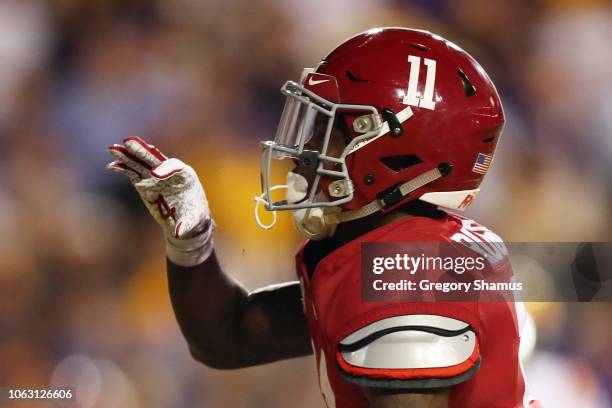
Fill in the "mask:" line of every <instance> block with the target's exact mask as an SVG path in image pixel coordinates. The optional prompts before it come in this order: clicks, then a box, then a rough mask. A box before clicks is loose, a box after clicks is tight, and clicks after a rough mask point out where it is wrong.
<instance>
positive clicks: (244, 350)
mask: <svg viewBox="0 0 612 408" xmlns="http://www.w3.org/2000/svg"><path fill="white" fill-rule="evenodd" d="M167 265H168V283H169V287H170V298H171V301H172V307H173V309H174V313H175V315H176V319H177V321H178V323H179V326H180V328H181V331H182V333H183V335H184V336H185V338H186V340H187V342H188V344H189V349H190V352H191V354H192V356H193V357H194V358H195V359H196V360H198V361H200V362H202V363H204V364H206V365H207V366H209V367H213V368H218V369H234V368H243V367H249V366H253V365H258V364H264V363H269V362H273V361H278V360H283V359H287V358H292V357H299V356H304V355H308V354H312V349H311V346H310V335H309V332H308V325H307V320H306V317H305V316H304V311H303V306H302V303H301V293H300V288H299V284H298V283H297V282H294V283H288V284H286V285H283V286H281V287H274V288H270V289H265V288H264V289H260V290H256V291H254V292H250V293H249V292H248V291H247V290H246V289H245V288H244V287H242V286H241V285H240V284H239V283H238V282H236V281H235V280H234V279H232V278H231V277H230V276H228V275H227V274H225V273H224V272H223V270H222V268H221V266H220V265H219V262H218V260H217V257H216V256H215V254H214V253H213V254H212V255H211V257H210V258H209V259H208V260H206V261H205V262H204V263H202V264H200V265H197V266H194V267H181V266H178V265H175V264H173V263H172V262H170V261H168V264H167Z"/></svg>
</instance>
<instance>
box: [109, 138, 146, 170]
mask: <svg viewBox="0 0 612 408" xmlns="http://www.w3.org/2000/svg"><path fill="white" fill-rule="evenodd" d="M108 153H109V154H110V155H111V156H113V157H114V158H116V159H117V160H118V161H120V162H121V163H123V164H125V165H126V166H128V167H129V168H130V169H132V170H135V171H136V172H137V173H138V174H139V175H140V176H141V177H142V178H145V177H147V176H148V175H149V171H150V170H151V166H150V165H149V164H148V163H146V162H145V161H143V160H142V159H140V158H138V157H137V156H134V155H133V154H132V153H130V152H129V151H128V150H127V149H126V148H125V146H123V145H119V144H114V145H112V146H111V147H109V148H108Z"/></svg>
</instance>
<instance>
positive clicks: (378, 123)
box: [108, 28, 537, 408]
mask: <svg viewBox="0 0 612 408" xmlns="http://www.w3.org/2000/svg"><path fill="white" fill-rule="evenodd" d="M281 91H282V93H283V94H284V95H285V96H286V97H287V101H286V105H285V110H284V112H283V115H282V117H281V121H280V125H279V128H278V131H277V135H276V138H275V140H273V141H266V142H262V147H263V156H262V167H261V172H262V174H261V176H262V194H261V195H260V196H259V197H257V199H256V200H257V202H258V203H257V204H258V205H259V204H260V203H263V204H264V206H265V208H266V209H267V210H269V211H279V210H290V211H292V212H293V218H294V222H295V226H296V228H297V229H298V231H300V232H301V233H302V234H303V235H304V236H305V237H306V238H307V240H305V242H304V243H303V244H302V245H301V246H300V248H299V249H298V252H297V256H296V264H297V276H298V279H299V281H296V282H289V283H284V284H279V285H275V286H272V287H266V288H262V289H259V290H255V291H253V292H249V291H247V290H245V289H244V288H243V287H242V286H241V285H240V283H239V282H236V281H235V280H234V279H232V278H231V277H230V276H228V275H227V274H226V273H225V272H224V271H223V269H222V267H221V266H220V264H219V261H218V260H217V257H216V255H215V251H214V244H213V236H214V229H215V224H214V222H213V221H212V218H211V214H210V211H209V208H208V204H207V201H206V195H205V193H204V190H203V188H202V185H201V184H200V182H199V180H198V177H197V175H196V174H195V172H194V170H193V169H192V168H191V167H190V166H188V165H186V164H185V163H183V162H181V161H180V160H178V159H174V158H170V159H169V158H167V157H166V156H165V155H163V154H162V153H161V152H160V151H159V150H158V149H156V148H155V147H153V146H151V145H149V144H147V143H146V142H145V141H143V140H142V139H140V138H138V137H129V138H127V139H125V140H124V141H123V143H122V144H118V145H114V146H112V147H111V148H110V153H111V154H112V155H113V156H114V157H115V158H116V161H114V162H112V163H111V164H109V166H108V168H109V169H110V170H112V171H115V172H118V173H121V174H124V175H126V176H127V177H128V178H129V179H130V181H131V182H132V184H133V185H134V187H135V188H136V190H137V191H138V193H139V194H140V196H141V198H142V200H143V202H144V203H145V205H146V206H147V208H148V209H149V211H150V213H151V214H152V216H153V217H154V218H155V220H156V221H157V222H158V223H159V224H160V225H161V226H162V228H163V230H164V234H165V237H166V243H167V245H166V248H167V259H168V262H167V268H168V277H169V286H170V296H171V300H172V305H173V307H174V311H175V313H176V318H177V320H178V323H179V325H180V328H181V330H182V332H183V334H184V336H185V338H186V339H187V341H188V344H189V348H190V351H191V353H192V355H193V357H194V358H195V359H197V360H198V361H201V362H202V363H204V364H206V365H208V366H210V367H214V368H220V369H231V368H241V367H248V366H253V365H258V364H264V363H269V362H273V361H277V360H282V359H286V358H291V357H298V356H304V355H308V354H314V356H315V359H316V364H317V368H318V374H319V382H320V388H321V392H322V395H323V398H324V400H325V403H326V405H327V406H328V407H329V408H332V407H337V408H349V407H350V408H354V407H357V408H358V407H405V408H408V407H453V408H458V407H469V408H478V407H482V408H495V407H500V408H502V407H504V408H505V407H508V408H516V407H534V406H536V404H537V402H534V401H532V400H530V398H529V397H528V394H527V390H526V386H525V378H524V375H523V371H522V368H521V362H520V360H519V352H518V351H519V343H520V338H521V330H522V327H523V323H522V322H523V320H524V309H523V307H522V305H521V304H520V303H515V302H421V303H418V302H364V301H362V300H361V288H360V270H361V269H360V268H361V265H360V256H359V254H360V245H361V243H364V242H404V243H412V242H448V243H462V244H465V243H481V242H484V243H487V242H497V243H499V242H500V241H501V240H500V239H499V237H497V236H496V235H495V234H494V233H492V232H491V231H490V230H488V229H487V228H485V227H483V226H481V225H479V224H477V223H476V222H474V221H472V220H469V219H466V218H463V217H461V216H459V215H456V214H454V213H452V212H449V211H446V210H443V209H442V208H444V209H451V210H453V209H454V210H462V209H464V208H466V207H468V206H469V205H470V204H471V203H472V201H473V199H474V197H475V196H476V194H477V193H478V191H479V185H480V184H481V181H482V179H483V177H484V176H485V174H486V173H487V170H488V169H489V166H490V165H491V161H492V159H493V154H494V152H495V148H496V145H497V143H498V141H499V137H500V134H501V131H502V128H503V125H504V113H503V110H502V105H501V102H500V98H499V96H498V93H497V91H496V89H495V87H494V85H493V83H492V82H491V80H490V79H489V77H488V76H487V74H486V73H485V71H484V70H483V68H482V67H481V66H480V65H479V64H478V63H477V62H476V61H475V60H474V59H473V58H472V57H471V56H469V55H468V54H467V53H466V52H465V51H463V50H462V49H461V48H459V47H458V46H457V45H455V44H453V43H451V42H449V41H447V40H445V39H444V38H442V37H440V36H437V35H434V34H431V33H429V32H426V31H419V30H412V29H403V28H380V29H374V30H370V31H367V32H365V33H362V34H359V35H357V36H355V37H353V38H351V39H349V40H348V41H346V42H344V43H343V44H341V45H340V46H338V47H337V48H336V49H334V50H333V51H332V52H331V53H330V54H329V55H328V56H327V57H325V59H323V61H321V62H320V63H319V64H318V66H317V67H316V68H315V69H306V70H304V72H303V74H302V76H301V78H300V79H299V81H296V82H293V81H288V82H287V83H285V85H284V86H283V87H282V90H281ZM277 160H292V161H293V162H294V163H295V169H294V170H293V171H291V172H289V173H288V174H287V183H286V185H273V184H272V180H271V178H272V176H271V174H272V171H271V169H272V166H273V165H274V163H276V161H277ZM278 189H286V194H285V198H284V199H283V200H280V201H273V199H272V196H273V195H274V194H273V191H274V190H278ZM256 214H257V210H256ZM257 220H258V222H259V223H260V221H259V218H258V217H257ZM260 224H261V223H260ZM264 227H265V228H269V227H270V226H264ZM500 265H501V266H500V267H499V268H502V269H504V268H506V269H507V268H509V263H508V262H502V263H501V264H500Z"/></svg>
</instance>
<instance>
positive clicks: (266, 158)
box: [261, 81, 382, 211]
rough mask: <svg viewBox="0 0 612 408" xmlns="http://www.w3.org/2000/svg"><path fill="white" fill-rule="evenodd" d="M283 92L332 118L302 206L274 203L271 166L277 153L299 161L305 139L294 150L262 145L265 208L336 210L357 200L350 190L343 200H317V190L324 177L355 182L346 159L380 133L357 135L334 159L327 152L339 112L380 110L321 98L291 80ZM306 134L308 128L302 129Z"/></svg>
mask: <svg viewBox="0 0 612 408" xmlns="http://www.w3.org/2000/svg"><path fill="white" fill-rule="evenodd" d="M281 93H283V94H284V95H286V96H287V98H294V99H296V100H297V101H299V102H300V103H302V104H305V105H306V108H307V109H315V110H317V111H318V112H319V113H322V114H324V115H326V116H327V117H328V119H327V127H326V130H325V136H324V139H323V145H322V147H321V151H319V152H317V153H318V155H317V158H318V160H319V163H318V166H317V169H316V175H315V179H314V182H313V183H312V186H309V187H310V191H309V192H308V195H307V198H306V199H305V200H303V201H301V202H299V203H287V202H286V201H285V200H283V201H279V202H272V198H271V194H272V187H273V186H272V185H271V181H270V177H271V174H270V173H271V171H270V169H271V164H272V160H274V157H273V156H274V153H275V152H279V153H283V154H284V155H286V156H289V157H291V158H295V159H297V158H299V156H300V154H302V153H303V152H304V144H305V137H303V136H304V135H303V134H302V135H301V136H302V137H300V138H299V144H298V145H297V146H294V147H289V146H284V145H281V144H279V143H277V142H276V141H271V140H268V141H264V142H261V146H262V150H263V151H262V159H261V185H262V194H263V200H264V203H265V208H266V210H268V211H283V210H297V209H302V208H317V207H335V206H339V205H342V204H345V203H348V202H349V201H351V200H352V199H353V192H352V191H349V192H348V194H347V195H346V196H344V197H342V198H339V199H337V200H333V201H318V202H317V201H315V199H316V196H317V190H318V188H319V184H320V181H321V177H322V176H324V175H325V176H331V177H337V178H338V179H339V180H344V181H345V182H346V183H351V180H350V177H349V174H348V169H347V166H346V156H347V155H348V154H349V153H350V152H351V151H352V150H353V147H354V146H355V145H357V144H358V143H361V142H363V141H366V140H369V139H371V138H374V137H376V136H378V135H379V134H380V131H381V128H382V127H381V126H379V127H377V128H376V129H374V130H372V131H370V132H367V133H364V134H363V135H360V136H357V137H355V138H354V139H352V140H351V141H350V143H349V144H347V145H346V147H345V148H344V150H343V152H342V153H341V155H340V156H339V157H333V156H328V155H327V149H328V147H329V142H330V139H331V133H332V130H333V125H334V122H335V118H336V113H337V112H338V111H340V110H347V111H365V112H368V113H370V114H374V115H377V114H378V110H377V109H376V108H375V107H373V106H370V105H352V104H339V103H334V102H330V101H328V100H326V99H324V98H321V97H320V96H318V95H317V94H315V93H313V92H311V91H309V90H308V89H306V88H304V87H303V86H302V85H300V84H298V83H296V82H294V81H287V82H286V83H285V84H284V85H283V87H282V88H281ZM301 131H302V132H304V131H305V129H304V127H302V129H301ZM325 163H332V164H339V165H340V166H341V171H333V170H327V169H325V168H324V165H325Z"/></svg>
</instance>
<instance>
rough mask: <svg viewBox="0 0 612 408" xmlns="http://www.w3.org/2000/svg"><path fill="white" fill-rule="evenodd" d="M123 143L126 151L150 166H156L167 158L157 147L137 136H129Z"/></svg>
mask: <svg viewBox="0 0 612 408" xmlns="http://www.w3.org/2000/svg"><path fill="white" fill-rule="evenodd" d="M123 145H124V146H125V148H126V149H127V151H128V152H130V153H131V154H132V155H133V156H135V157H137V158H139V159H140V160H142V161H143V162H145V163H147V164H148V165H149V166H150V167H155V166H158V165H159V164H160V163H161V162H163V161H166V160H168V158H167V157H166V156H164V154H163V153H162V152H160V151H159V149H158V148H157V147H155V146H153V145H150V144H148V143H147V142H145V141H144V140H142V139H141V138H140V137H138V136H130V137H128V138H126V139H124V140H123Z"/></svg>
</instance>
